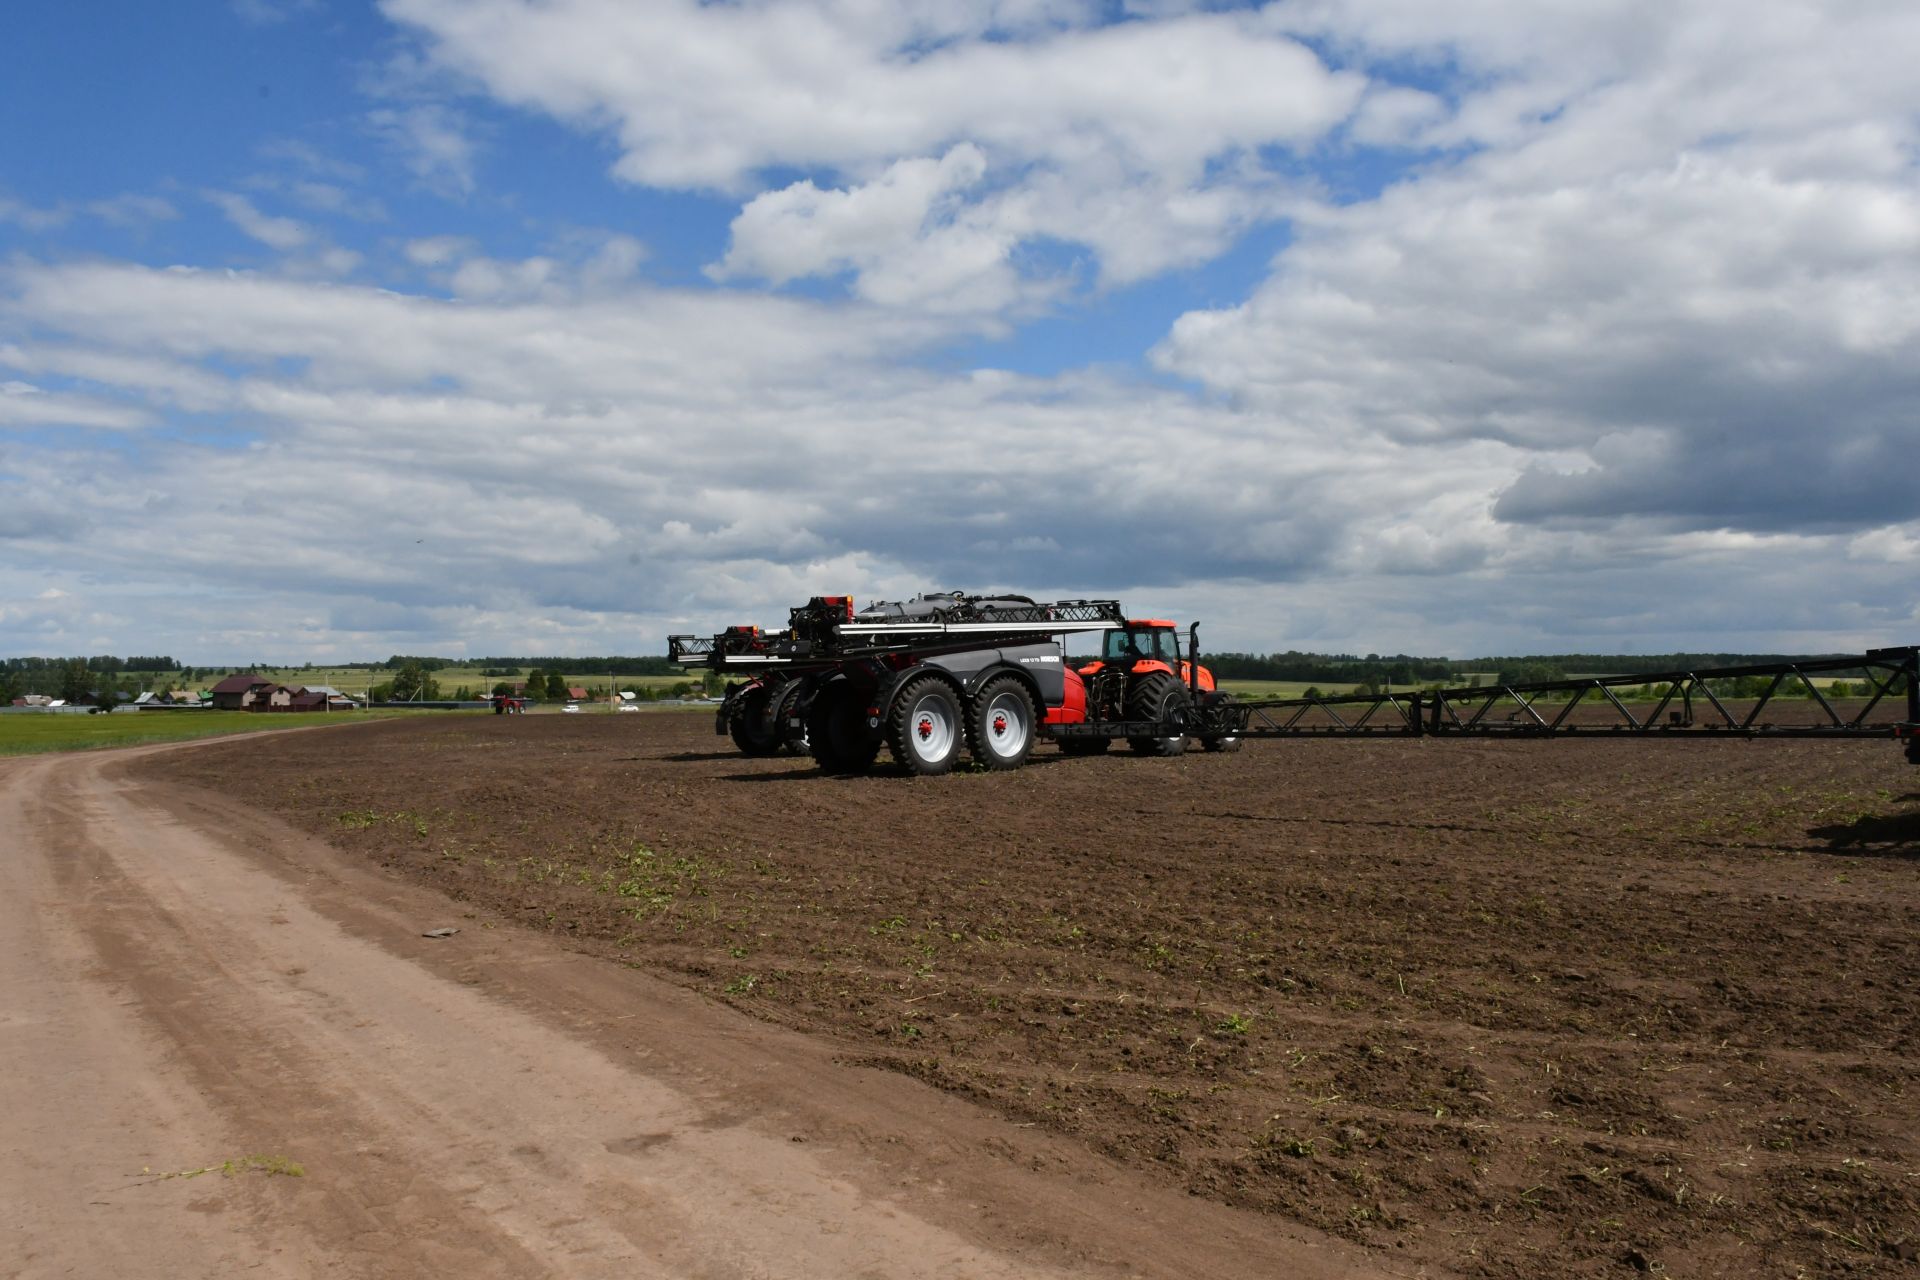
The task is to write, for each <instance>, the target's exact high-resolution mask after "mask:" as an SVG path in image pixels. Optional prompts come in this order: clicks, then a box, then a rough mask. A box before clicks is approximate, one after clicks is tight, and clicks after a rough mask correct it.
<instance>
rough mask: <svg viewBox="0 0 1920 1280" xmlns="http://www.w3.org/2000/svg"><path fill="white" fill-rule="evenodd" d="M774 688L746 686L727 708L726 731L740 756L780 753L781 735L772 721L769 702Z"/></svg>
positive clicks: (774, 694)
mask: <svg viewBox="0 0 1920 1280" xmlns="http://www.w3.org/2000/svg"><path fill="white" fill-rule="evenodd" d="M776 693H777V691H775V690H772V689H769V688H767V687H766V686H765V685H761V686H760V687H759V688H757V689H749V690H747V692H746V693H744V694H742V695H741V696H740V697H738V698H736V699H735V700H734V703H733V705H732V706H731V707H728V708H727V733H728V735H729V736H730V737H732V739H733V745H734V746H736V747H739V748H740V754H741V755H744V756H773V755H779V754H780V740H781V735H780V733H779V732H778V729H777V727H776V726H775V725H774V724H773V721H772V718H771V715H770V714H769V713H770V711H771V706H770V704H771V703H772V702H773V701H774V700H775V697H776Z"/></svg>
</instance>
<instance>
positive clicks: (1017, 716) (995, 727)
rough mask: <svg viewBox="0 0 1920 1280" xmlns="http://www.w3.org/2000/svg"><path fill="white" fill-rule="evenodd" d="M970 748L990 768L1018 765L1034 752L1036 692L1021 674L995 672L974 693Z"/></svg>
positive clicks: (969, 738)
mask: <svg viewBox="0 0 1920 1280" xmlns="http://www.w3.org/2000/svg"><path fill="white" fill-rule="evenodd" d="M970 711H971V714H969V715H968V716H967V749H968V750H969V751H971V752H972V753H973V758H974V760H975V762H977V763H979V764H982V765H984V766H986V767H987V768H989V769H1018V768H1019V767H1020V766H1021V765H1023V764H1025V763H1026V762H1027V757H1028V756H1029V755H1031V754H1032V752H1033V725H1034V713H1033V695H1032V694H1030V693H1028V692H1027V686H1026V685H1024V684H1022V683H1021V682H1020V679H1019V677H1017V676H995V677H994V678H993V679H991V680H989V681H987V682H986V684H984V685H982V686H981V688H980V692H979V693H977V694H975V695H974V698H973V706H972V707H971V708H970Z"/></svg>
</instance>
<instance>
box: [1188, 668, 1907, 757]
mask: <svg viewBox="0 0 1920 1280" xmlns="http://www.w3.org/2000/svg"><path fill="white" fill-rule="evenodd" d="M1821 675H1825V676H1839V675H1845V676H1849V677H1852V676H1859V677H1862V678H1863V680H1864V683H1865V684H1866V685H1867V686H1868V688H1869V689H1871V691H1872V693H1871V696H1869V697H1868V698H1867V701H1866V704H1865V705H1864V706H1862V707H1861V708H1860V709H1859V710H1857V711H1854V712H1853V713H1852V714H1850V715H1847V714H1842V712H1841V710H1840V709H1839V708H1837V707H1835V706H1834V705H1833V703H1832V702H1831V701H1830V700H1829V699H1828V697H1827V696H1826V694H1825V693H1823V692H1822V691H1821V689H1820V687H1819V685H1817V684H1815V683H1814V680H1813V677H1815V676H1821ZM1742 677H1746V678H1758V679H1761V680H1765V681H1766V685H1765V687H1764V688H1763V689H1762V691H1761V692H1760V693H1759V694H1758V695H1757V696H1756V697H1755V699H1754V702H1753V705H1752V706H1751V707H1748V708H1747V709H1746V710H1745V711H1744V713H1738V712H1736V711H1734V710H1733V709H1731V708H1729V707H1728V706H1727V705H1726V702H1724V701H1723V700H1722V697H1721V695H1719V694H1716V693H1715V691H1714V689H1713V687H1712V682H1714V681H1719V680H1731V679H1739V678H1742ZM1647 686H1652V687H1653V688H1654V689H1656V690H1660V691H1661V692H1660V694H1659V697H1658V700H1657V701H1656V702H1655V703H1654V704H1653V706H1652V708H1651V709H1650V710H1647V711H1645V712H1644V713H1643V714H1635V712H1634V709H1633V708H1632V707H1631V706H1630V705H1629V704H1628V703H1627V702H1625V701H1623V700H1622V699H1621V697H1620V696H1619V693H1618V692H1617V691H1618V690H1622V689H1636V690H1637V689H1641V688H1644V687H1647ZM1787 689H1795V690H1804V691H1805V693H1806V694H1807V697H1806V700H1805V701H1804V702H1802V701H1800V700H1798V699H1796V700H1795V709H1796V710H1799V711H1800V714H1799V715H1798V716H1796V717H1795V718H1794V720H1793V722H1790V723H1774V722H1773V721H1771V720H1763V719H1762V716H1763V715H1765V714H1766V713H1767V711H1768V709H1769V707H1773V706H1775V704H1776V703H1777V702H1778V701H1780V699H1779V695H1780V694H1781V693H1782V691H1783V690H1787ZM1583 706H1584V707H1587V708H1590V709H1592V711H1593V712H1595V713H1596V714H1592V715H1583V716H1580V717H1579V718H1576V717H1575V715H1574V713H1575V710H1576V708H1580V707H1583ZM1777 709H1778V708H1777V707H1776V710H1777ZM1876 711H1879V713H1880V714H1879V718H1877V719H1876V718H1875V716H1874V713H1875V712H1876ZM1903 713H1904V715H1903ZM1198 719H1199V721H1200V722H1201V725H1202V727H1203V728H1204V730H1205V732H1207V733H1210V734H1219V735H1234V736H1238V737H1246V738H1292V737H1328V736H1330V737H1352V738H1357V737H1371V736H1382V737H1391V736H1405V737H1416V738H1418V737H1463V736H1479V737H1501V738H1549V737H1575V736H1578V737H1589V738H1591V737H1607V736H1619V735H1625V736H1648V737H1660V738H1663V739H1664V738H1689V737H1691V738H1729V737H1735V738H1888V737H1895V738H1905V739H1906V740H1907V756H1908V758H1909V759H1910V760H1912V761H1913V762H1914V763H1916V764H1920V736H1916V735H1920V647H1914V646H1905V647H1900V648H1892V649H1872V650H1869V651H1868V652H1866V653H1864V654H1859V655H1855V656H1848V657H1834V658H1818V659H1810V660H1808V661H1804V662H1782V663H1762V664H1759V665H1754V666H1744V667H1708V668H1700V669H1696V670H1691V671H1666V672H1658V673H1654V674H1644V675H1622V676H1592V677H1587V678H1584V679H1578V680H1553V681H1547V682H1544V683H1539V684H1506V685H1492V686H1474V687H1470V688H1460V689H1437V690H1422V691H1420V692H1410V693H1392V692H1387V693H1356V694H1345V695H1339V696H1334V697H1316V698H1260V699H1248V700H1244V701H1242V700H1237V699H1224V700H1220V701H1218V702H1215V703H1213V704H1212V705H1209V706H1206V707H1203V708H1201V709H1200V712H1199V715H1198Z"/></svg>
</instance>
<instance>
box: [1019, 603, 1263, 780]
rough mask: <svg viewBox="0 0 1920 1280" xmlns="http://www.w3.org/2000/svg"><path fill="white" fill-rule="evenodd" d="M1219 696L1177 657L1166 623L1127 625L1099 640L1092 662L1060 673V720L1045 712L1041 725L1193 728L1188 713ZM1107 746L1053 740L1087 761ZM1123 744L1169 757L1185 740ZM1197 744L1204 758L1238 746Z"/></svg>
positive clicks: (1162, 737)
mask: <svg viewBox="0 0 1920 1280" xmlns="http://www.w3.org/2000/svg"><path fill="white" fill-rule="evenodd" d="M1188 652H1189V653H1191V652H1192V649H1191V648H1189V650H1188ZM1224 696H1225V695H1223V694H1220V693H1219V692H1218V691H1217V690H1216V689H1215V687H1214V683H1213V672H1211V671H1209V670H1207V669H1206V668H1205V667H1196V666H1195V664H1194V663H1193V662H1191V661H1190V660H1189V659H1188V658H1185V657H1182V656H1181V653H1180V632H1179V630H1178V628H1176V627H1175V626H1174V624H1173V623H1171V622H1169V621H1167V620H1166V619H1164V618H1129V619H1127V624H1126V626H1125V627H1124V628H1121V629H1116V630H1113V631H1108V632H1105V633H1104V634H1103V635H1102V637H1101V645H1100V656H1099V657H1097V658H1095V659H1093V660H1092V661H1090V662H1083V663H1081V664H1080V665H1079V666H1077V667H1072V668H1069V669H1068V671H1067V691H1066V699H1065V701H1064V703H1063V704H1062V705H1061V707H1060V713H1061V714H1059V715H1058V718H1056V717H1055V715H1054V714H1053V713H1049V715H1048V718H1047V722H1048V723H1049V724H1058V725H1071V724H1087V725H1103V724H1113V723H1115V722H1127V723H1132V724H1146V723H1148V722H1151V723H1152V724H1155V725H1159V726H1183V725H1188V724H1193V723H1195V717H1194V714H1193V712H1194V709H1195V707H1196V706H1200V705H1205V704H1209V703H1211V702H1213V701H1214V700H1216V699H1219V698H1221V697H1224ZM1112 743H1113V738H1112V737H1111V736H1106V735H1100V734H1094V733H1085V734H1068V735H1064V736H1062V737H1061V738H1060V749H1061V750H1062V751H1065V752H1066V753H1067V754H1068V755H1082V756H1090V755H1098V754H1100V753H1101V752H1103V751H1105V750H1106V749H1107V748H1108V747H1109V746H1110V745H1112ZM1127 745H1128V746H1129V747H1131V748H1132V749H1133V750H1134V751H1135V752H1136V753H1138V754H1140V755H1149V756H1177V755H1179V754H1180V753H1182V752H1183V751H1185V750H1186V749H1187V735H1186V734H1184V733H1181V734H1164V733H1163V734H1129V735H1127ZM1200 745H1201V746H1202V747H1204V748H1205V749H1206V750H1208V751H1235V750H1238V749H1239V747H1240V739H1239V738H1238V737H1231V736H1214V735H1207V734H1202V735H1200Z"/></svg>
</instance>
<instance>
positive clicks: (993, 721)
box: [985, 692, 1032, 759]
mask: <svg viewBox="0 0 1920 1280" xmlns="http://www.w3.org/2000/svg"><path fill="white" fill-rule="evenodd" d="M1028 714H1029V712H1028V710H1027V700H1026V699H1025V698H1023V697H1021V696H1020V695H1019V694H1017V693H1012V692H1008V693H1003V694H1000V695H999V696H998V697H996V698H995V699H994V700H993V701H992V702H989V703H988V704H987V709H986V713H985V722H986V723H985V728H986V739H987V749H988V750H989V751H991V752H993V754H995V755H997V756H1000V757H1001V758H1003V759H1005V758H1010V757H1012V756H1017V755H1019V754H1020V753H1021V752H1022V751H1024V750H1025V749H1026V746H1027V738H1028V736H1029V735H1030V734H1031V732H1032V729H1031V727H1030V726H1029V725H1028V724H1027V716H1028Z"/></svg>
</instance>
